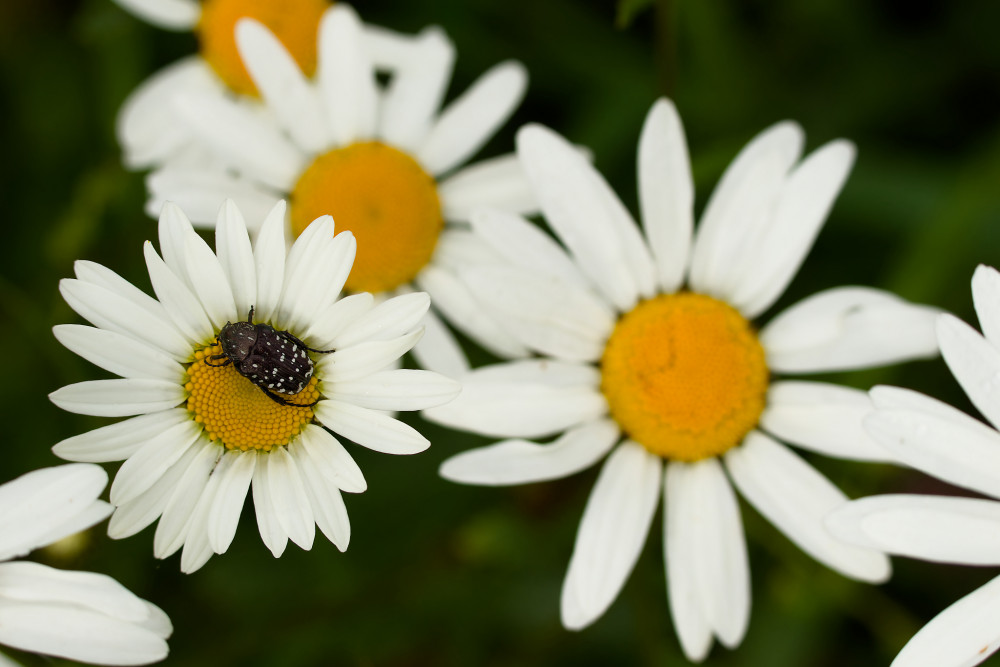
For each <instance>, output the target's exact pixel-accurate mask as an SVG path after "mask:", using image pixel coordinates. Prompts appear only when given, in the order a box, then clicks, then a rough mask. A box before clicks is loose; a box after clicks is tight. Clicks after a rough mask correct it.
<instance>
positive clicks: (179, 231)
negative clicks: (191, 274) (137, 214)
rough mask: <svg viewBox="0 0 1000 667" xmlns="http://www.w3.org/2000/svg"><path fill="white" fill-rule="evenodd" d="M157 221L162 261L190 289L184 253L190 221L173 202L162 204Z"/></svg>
mask: <svg viewBox="0 0 1000 667" xmlns="http://www.w3.org/2000/svg"><path fill="white" fill-rule="evenodd" d="M216 211H218V209H216ZM157 222H158V224H157V225H156V231H157V235H158V236H159V240H160V253H161V254H162V255H163V262H164V263H165V264H166V265H167V268H169V269H170V270H171V271H172V272H173V273H174V275H175V276H177V278H179V279H180V280H181V281H182V282H183V283H184V285H185V286H186V287H187V288H188V289H191V288H192V283H191V281H190V280H189V279H188V270H187V255H186V254H185V253H184V244H185V241H186V239H187V235H188V234H190V233H191V232H192V230H193V226H192V225H191V221H190V220H189V219H188V217H187V215H186V214H185V213H184V211H183V210H181V207H180V206H178V205H177V204H175V203H173V202H167V203H165V204H164V205H163V210H162V211H160V217H159V218H158V221H157Z"/></svg>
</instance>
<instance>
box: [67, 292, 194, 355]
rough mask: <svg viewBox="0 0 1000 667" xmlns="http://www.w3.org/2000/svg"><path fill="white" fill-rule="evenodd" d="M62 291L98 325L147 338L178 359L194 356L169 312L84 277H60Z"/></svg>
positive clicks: (73, 305)
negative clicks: (157, 310)
mask: <svg viewBox="0 0 1000 667" xmlns="http://www.w3.org/2000/svg"><path fill="white" fill-rule="evenodd" d="M59 293H60V294H62V296H63V298H64V299H65V300H66V303H68V304H69V306H70V308H72V309H73V310H75V311H76V312H77V313H79V314H80V316H81V317H83V318H84V319H85V320H87V321H88V322H90V323H91V324H93V325H94V326H96V327H99V328H101V329H108V330H110V331H117V332H119V333H123V334H125V335H127V336H129V337H131V338H135V339H136V340H141V341H146V342H147V343H149V344H150V345H153V346H155V347H158V348H159V349H161V350H163V351H164V352H166V353H168V354H169V355H170V356H172V357H173V358H174V359H175V360H177V361H187V360H188V359H189V357H190V356H191V344H190V343H188V341H187V340H186V339H185V338H184V336H183V335H182V334H181V333H180V331H178V330H177V327H176V326H174V323H173V321H172V320H170V319H169V317H168V316H167V314H166V312H162V314H161V315H155V314H153V313H152V312H151V311H150V310H149V309H147V308H144V307H142V306H140V305H137V304H136V303H135V301H133V300H131V299H128V298H126V297H123V296H121V295H119V294H117V293H115V292H113V291H111V290H110V289H108V288H106V287H102V286H100V285H96V284H94V283H90V282H85V281H83V280H72V279H63V280H60V281H59Z"/></svg>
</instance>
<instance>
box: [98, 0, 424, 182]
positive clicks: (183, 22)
mask: <svg viewBox="0 0 1000 667" xmlns="http://www.w3.org/2000/svg"><path fill="white" fill-rule="evenodd" d="M116 2H117V3H118V4H119V5H121V6H122V7H124V8H125V9H127V10H129V11H130V12H132V13H133V14H135V15H137V16H139V17H140V18H142V19H144V20H146V21H148V22H149V23H152V24H154V25H156V26H159V27H161V28H165V29H167V30H176V31H193V32H194V33H195V35H196V36H197V37H198V43H199V53H198V54H197V55H192V56H190V57H188V58H185V59H183V60H180V61H178V62H177V63H174V64H173V65H170V66H168V67H166V68H164V69H163V70H161V71H160V72H157V73H156V74H154V75H153V76H152V77H150V78H149V79H148V80H147V81H145V82H144V83H143V84H142V85H140V86H139V87H138V88H137V89H136V90H135V92H133V93H132V94H131V95H130V96H129V98H128V99H127V100H126V101H125V103H124V104H123V105H122V108H121V111H120V112H119V114H118V122H117V133H118V140H119V143H120V144H121V146H122V150H123V153H124V155H123V159H124V161H125V164H126V165H127V166H129V167H132V168H139V169H143V168H148V167H153V166H156V165H158V164H161V163H162V162H163V161H164V160H167V159H178V158H180V157H181V156H186V157H187V158H188V159H194V158H195V156H197V157H198V158H199V159H202V158H203V157H204V156H203V154H201V153H199V152H197V151H194V154H192V149H193V146H192V139H193V136H192V134H191V132H190V129H189V128H188V127H187V126H185V125H184V124H183V123H178V122H177V119H176V113H175V111H174V108H173V106H172V100H173V98H174V97H175V96H176V95H178V94H182V93H200V94H209V95H216V96H219V97H225V98H229V99H232V100H233V101H234V103H238V104H241V105H243V106H244V108H245V109H246V110H247V112H248V113H255V112H256V113H259V112H260V111H261V109H260V105H259V103H258V102H259V100H258V97H259V92H258V90H257V87H256V86H255V85H254V82H253V80H252V79H251V78H250V75H249V74H248V73H247V70H246V68H245V67H244V66H243V62H242V60H241V59H240V55H239V53H238V52H237V50H236V42H235V38H234V30H235V27H236V22H237V21H239V19H241V18H253V19H255V20H257V21H260V22H261V23H262V24H264V25H265V26H267V27H268V29H270V30H271V31H272V32H273V33H274V34H275V35H276V36H277V38H278V39H279V40H281V43H282V44H283V45H284V47H285V48H286V49H287V51H288V53H289V54H290V56H291V57H292V58H293V59H294V61H295V63H296V65H297V66H298V67H300V68H301V69H302V71H304V72H305V73H306V74H307V75H309V76H311V75H312V74H313V73H314V72H315V70H316V63H317V49H316V34H317V30H318V28H319V23H320V18H321V17H322V15H323V12H325V11H326V10H327V9H328V8H329V7H330V4H331V3H330V2H329V1H328V0H281V1H280V2H276V1H274V0H205V1H204V2H199V1H197V0H116ZM413 41H414V40H413V38H412V37H409V36H405V35H401V34H397V33H394V32H392V31H389V30H386V29H384V28H379V27H375V26H368V27H366V30H365V43H366V47H367V49H368V52H369V53H370V54H371V58H372V61H373V63H374V64H375V66H376V67H379V68H380V69H383V70H385V71H387V72H391V71H393V70H394V69H395V68H396V67H397V66H399V65H400V64H402V63H405V62H406V60H407V58H408V55H409V51H410V49H411V48H412V42H413Z"/></svg>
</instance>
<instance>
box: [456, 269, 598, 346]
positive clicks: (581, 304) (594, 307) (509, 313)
mask: <svg viewBox="0 0 1000 667" xmlns="http://www.w3.org/2000/svg"><path fill="white" fill-rule="evenodd" d="M462 277H463V278H464V279H465V282H466V284H468V286H469V288H470V289H471V290H472V291H473V292H474V293H475V294H476V295H477V296H478V297H479V299H480V300H482V301H483V302H485V303H486V304H488V306H489V309H490V310H492V311H493V312H494V313H496V314H497V315H499V316H500V319H501V321H503V322H504V327H505V328H506V329H507V330H508V331H510V332H511V333H512V334H513V335H514V336H515V337H516V338H517V339H518V340H520V342H521V343H523V344H524V345H526V346H528V347H530V348H532V349H534V350H537V351H538V352H540V353H542V354H544V355H547V356H552V357H555V358H557V359H564V360H567V361H594V360H596V359H598V358H600V356H601V354H602V353H603V351H604V345H605V343H606V342H607V339H608V336H610V335H611V331H612V329H613V328H614V325H615V313H614V312H613V311H612V310H611V309H609V308H608V307H607V306H606V305H605V304H604V303H603V302H602V301H601V300H600V299H598V298H597V297H596V296H595V295H593V294H592V293H591V292H589V291H587V290H585V289H582V288H580V287H578V286H576V285H574V284H571V283H567V282H564V281H562V280H560V279H558V278H554V277H551V276H547V275H543V274H540V273H529V272H528V271H526V270H522V269H514V268H508V267H501V266H495V267H483V268H475V269H472V268H470V269H467V270H466V271H463V272H462ZM519 356H520V355H519Z"/></svg>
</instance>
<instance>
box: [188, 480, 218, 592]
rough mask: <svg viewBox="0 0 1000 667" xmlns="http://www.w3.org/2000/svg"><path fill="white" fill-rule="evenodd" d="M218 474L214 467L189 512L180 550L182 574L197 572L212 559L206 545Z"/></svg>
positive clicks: (210, 548)
mask: <svg viewBox="0 0 1000 667" xmlns="http://www.w3.org/2000/svg"><path fill="white" fill-rule="evenodd" d="M218 474H219V469H218V467H216V469H215V470H213V471H212V475H211V476H210V477H209V478H208V483H207V484H205V488H203V489H202V490H201V495H200V496H199V497H198V502H197V503H196V504H195V506H194V509H193V510H192V511H191V519H190V521H189V522H188V526H187V530H186V533H185V536H184V548H183V549H181V572H183V573H184V574H191V573H193V572H197V571H198V570H200V569H201V568H202V566H203V565H205V563H207V562H208V561H209V560H210V559H211V558H212V553H213V552H212V547H211V545H210V544H209V543H208V518H209V515H210V514H211V513H212V512H213V510H214V507H215V496H216V493H217V491H218V490H219V481H218V480H217V479H216V477H217V476H218Z"/></svg>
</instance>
